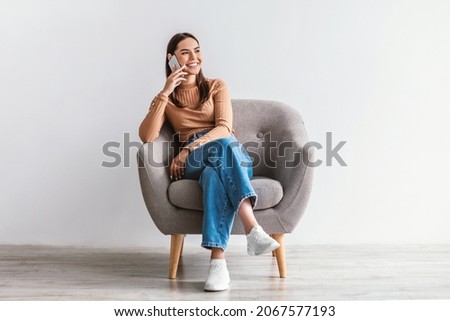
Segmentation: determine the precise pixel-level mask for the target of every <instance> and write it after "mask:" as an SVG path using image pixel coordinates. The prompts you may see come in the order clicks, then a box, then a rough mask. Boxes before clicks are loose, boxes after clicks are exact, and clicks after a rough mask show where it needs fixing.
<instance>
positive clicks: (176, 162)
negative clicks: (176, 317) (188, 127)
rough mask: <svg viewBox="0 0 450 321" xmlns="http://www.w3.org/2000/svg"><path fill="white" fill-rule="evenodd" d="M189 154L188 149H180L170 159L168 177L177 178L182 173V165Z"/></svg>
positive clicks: (179, 177)
mask: <svg viewBox="0 0 450 321" xmlns="http://www.w3.org/2000/svg"><path fill="white" fill-rule="evenodd" d="M188 156H189V150H188V149H187V148H183V149H181V151H180V153H179V154H178V155H177V156H176V157H175V158H174V159H173V160H172V163H171V164H170V178H171V179H175V180H179V179H181V177H182V176H183V175H184V167H185V165H186V159H187V158H188Z"/></svg>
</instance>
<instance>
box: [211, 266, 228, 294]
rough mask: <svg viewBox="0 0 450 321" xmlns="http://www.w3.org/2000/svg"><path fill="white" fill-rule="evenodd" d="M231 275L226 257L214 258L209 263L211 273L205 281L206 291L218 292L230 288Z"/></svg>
mask: <svg viewBox="0 0 450 321" xmlns="http://www.w3.org/2000/svg"><path fill="white" fill-rule="evenodd" d="M229 286H230V275H229V274H228V270H227V263H226V261H225V259H212V260H211V263H210V265H209V274H208V277H207V278H206V281H205V291H210V292H216V291H225V290H228V288H229Z"/></svg>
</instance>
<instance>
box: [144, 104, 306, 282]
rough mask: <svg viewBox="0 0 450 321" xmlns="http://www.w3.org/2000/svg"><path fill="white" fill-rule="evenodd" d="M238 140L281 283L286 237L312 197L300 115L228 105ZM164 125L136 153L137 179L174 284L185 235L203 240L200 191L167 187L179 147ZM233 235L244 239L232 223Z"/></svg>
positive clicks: (279, 107) (185, 184)
mask: <svg viewBox="0 0 450 321" xmlns="http://www.w3.org/2000/svg"><path fill="white" fill-rule="evenodd" d="M232 105H233V127H234V129H235V132H236V133H235V136H236V138H237V139H238V140H239V141H240V142H241V143H242V144H243V145H244V147H245V148H246V149H247V151H248V153H249V155H250V156H251V157H252V158H253V159H254V161H253V167H254V177H253V179H252V185H253V187H254V188H255V191H256V193H257V194H258V203H257V205H256V208H255V216H256V219H257V220H258V223H259V224H260V225H261V226H262V227H263V228H264V230H265V231H266V232H267V233H269V234H271V235H272V237H273V238H275V239H276V240H277V241H278V242H279V243H280V244H281V246H280V248H279V249H277V250H276V251H274V253H273V254H274V256H276V259H277V263H278V269H279V273H280V277H282V278H284V277H286V276H287V273H286V260H285V246H284V234H285V233H291V232H292V231H293V230H294V228H295V227H296V225H297V224H298V222H299V220H300V218H301V217H302V215H303V213H304V212H305V209H306V205H307V203H308V199H309V195H310V192H311V186H312V185H311V184H312V169H313V167H312V166H310V163H311V161H312V157H313V155H312V153H311V152H312V149H308V148H304V145H305V144H306V143H307V142H308V138H307V135H306V130H305V127H304V124H303V120H302V117H301V115H300V114H299V112H298V111H296V110H295V109H293V108H292V107H289V106H287V105H285V104H283V103H279V102H274V101H263V100H244V99H239V100H232ZM173 138H174V132H173V129H172V128H171V126H170V125H169V124H168V123H166V124H164V126H163V128H162V129H161V132H160V135H159V137H158V138H157V139H156V140H155V141H153V142H149V143H146V144H144V145H143V146H142V147H141V148H140V150H139V152H138V157H137V158H138V166H139V179H140V183H141V189H142V194H143V197H144V201H145V204H146V206H147V209H148V211H149V213H150V216H151V217H152V219H153V221H154V223H155V224H156V226H157V228H158V229H159V230H160V231H161V232H162V233H163V234H165V235H171V246H170V263H169V278H172V279H173V278H176V274H177V268H178V262H179V258H180V256H181V253H182V248H183V242H184V236H185V235H186V234H201V231H202V210H203V207H202V190H201V188H200V187H199V185H198V182H197V181H195V180H188V179H182V180H179V181H171V180H170V178H169V165H170V161H171V159H172V158H173V156H174V155H173V154H174V150H178V148H177V147H178V144H177V142H176V141H174V139H173ZM232 234H244V230H243V227H242V223H241V222H240V220H239V217H238V216H237V217H236V220H235V223H234V226H233V229H232Z"/></svg>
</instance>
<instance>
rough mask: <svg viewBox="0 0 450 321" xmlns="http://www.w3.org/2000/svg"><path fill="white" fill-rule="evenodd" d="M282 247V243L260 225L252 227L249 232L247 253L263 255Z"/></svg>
mask: <svg viewBox="0 0 450 321" xmlns="http://www.w3.org/2000/svg"><path fill="white" fill-rule="evenodd" d="M279 247H280V244H279V243H278V242H277V241H275V240H274V239H273V238H271V237H270V236H269V234H267V233H266V232H264V230H263V228H262V227H261V226H259V225H257V226H255V227H253V228H252V230H251V231H250V233H249V234H247V253H248V254H249V255H261V254H264V253H268V252H271V251H273V250H276V249H277V248H279Z"/></svg>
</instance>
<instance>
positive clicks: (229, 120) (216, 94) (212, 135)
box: [185, 80, 233, 151]
mask: <svg viewBox="0 0 450 321" xmlns="http://www.w3.org/2000/svg"><path fill="white" fill-rule="evenodd" d="M217 82H218V83H217V85H216V86H217V89H213V93H212V99H213V103H214V119H215V127H214V128H213V129H211V130H210V131H209V132H208V133H207V134H206V135H203V136H202V137H200V138H198V139H196V140H195V141H193V142H192V143H190V144H189V145H187V146H186V147H185V148H188V149H189V150H190V151H193V150H194V149H195V148H198V147H199V146H201V145H204V144H206V143H207V142H209V141H211V140H215V139H219V138H224V137H229V136H231V134H232V132H233V109H232V107H231V98H230V94H229V92H228V87H227V85H226V84H225V82H224V81H223V80H218V81H217Z"/></svg>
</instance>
